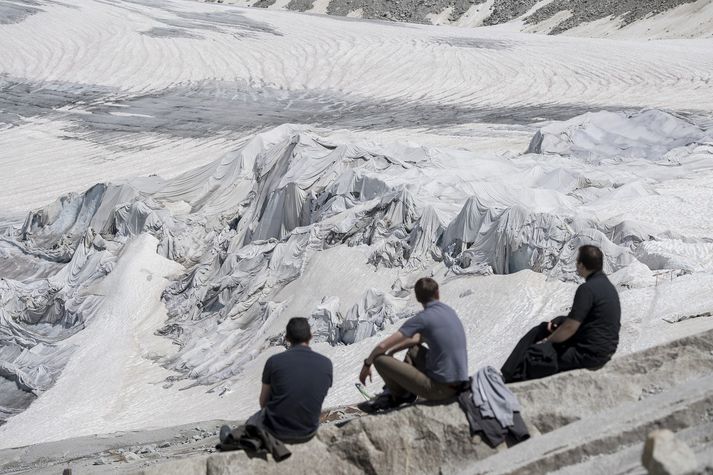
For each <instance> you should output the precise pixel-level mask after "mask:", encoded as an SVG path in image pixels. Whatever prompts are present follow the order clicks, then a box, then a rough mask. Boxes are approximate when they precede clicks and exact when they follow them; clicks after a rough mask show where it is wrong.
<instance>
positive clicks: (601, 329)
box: [567, 271, 621, 357]
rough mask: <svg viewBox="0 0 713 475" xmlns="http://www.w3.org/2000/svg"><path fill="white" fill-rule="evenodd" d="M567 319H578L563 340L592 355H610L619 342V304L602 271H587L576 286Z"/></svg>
mask: <svg viewBox="0 0 713 475" xmlns="http://www.w3.org/2000/svg"><path fill="white" fill-rule="evenodd" d="M567 318H571V319H572V320H577V321H578V322H581V325H580V327H579V329H578V330H577V332H576V333H575V334H574V335H573V336H572V338H570V340H568V341H567V343H569V344H573V345H575V346H576V347H577V348H578V349H580V350H582V351H583V352H585V353H589V354H591V355H595V356H606V357H611V355H613V354H614V352H615V351H616V348H617V346H618V345H619V329H620V328H621V306H620V304H619V294H618V293H617V291H616V288H614V286H613V285H612V283H611V282H609V279H608V278H607V276H606V275H605V274H604V273H603V272H601V271H599V272H595V273H593V274H590V275H589V276H588V277H587V281H586V282H585V283H584V284H582V285H580V286H579V287H578V288H577V292H576V293H575V294H574V303H573V304H572V310H571V311H570V312H569V315H568V316H567Z"/></svg>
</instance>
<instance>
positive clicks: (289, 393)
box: [262, 345, 332, 438]
mask: <svg viewBox="0 0 713 475" xmlns="http://www.w3.org/2000/svg"><path fill="white" fill-rule="evenodd" d="M262 382H263V384H269V385H270V398H269V400H268V402H267V405H266V406H265V425H266V426H267V428H268V429H269V430H270V431H271V432H272V433H274V434H275V435H276V436H277V437H278V438H280V437H282V438H300V437H305V436H308V435H310V434H312V433H314V432H315V431H316V430H317V428H318V427H319V415H320V412H321V410H322V402H324V398H325V397H326V396H327V391H328V390H329V388H330V387H331V386H332V362H331V361H330V360H329V358H327V357H325V356H323V355H320V354H319V353H315V352H314V351H312V350H311V349H310V348H309V347H308V346H304V345H295V346H293V347H292V348H290V349H289V350H287V351H285V352H283V353H279V354H277V355H273V356H271V357H270V358H269V359H268V360H267V362H266V363H265V369H264V370H263V376H262Z"/></svg>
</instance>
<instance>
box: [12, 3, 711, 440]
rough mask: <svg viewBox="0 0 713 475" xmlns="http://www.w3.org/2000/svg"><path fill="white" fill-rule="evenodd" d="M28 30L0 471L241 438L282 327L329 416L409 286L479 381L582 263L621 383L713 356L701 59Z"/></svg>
mask: <svg viewBox="0 0 713 475" xmlns="http://www.w3.org/2000/svg"><path fill="white" fill-rule="evenodd" d="M69 5H72V8H69ZM8 11H9V10H8ZM12 11H15V10H12ZM24 11H25V13H26V15H24V16H23V15H15V16H8V17H7V18H11V19H12V21H8V22H5V23H4V24H2V25H0V46H6V48H3V49H4V51H9V54H7V55H3V56H2V57H0V68H2V69H0V74H1V75H0V92H2V96H0V97H1V98H2V99H0V105H1V106H2V108H1V109H0V119H2V125H1V126H0V144H4V145H5V146H4V147H2V150H1V151H0V172H1V173H2V176H3V177H4V182H6V183H7V188H6V190H5V191H4V193H3V194H2V199H3V200H4V202H5V203H6V204H5V205H2V204H0V228H1V229H0V233H1V234H0V258H1V259H0V277H2V279H0V376H1V378H0V419H3V420H6V423H5V424H4V425H3V426H1V427H0V434H1V435H2V437H0V440H1V441H2V442H0V445H2V446H15V445H20V444H27V443H33V442H38V441H41V440H56V439H61V438H64V437H69V436H78V435H83V434H89V433H96V432H107V431H113V430H123V429H136V428H145V427H154V426H162V425H169V424H175V423H179V422H190V421H195V420H201V419H208V418H216V417H221V418H236V417H241V416H244V415H247V414H249V413H250V412H252V411H253V410H254V408H255V405H256V401H257V392H258V390H259V375H260V372H261V370H262V363H263V362H264V360H265V358H267V357H268V356H269V355H271V354H273V353H274V352H276V351H280V349H281V345H282V332H283V330H284V325H285V323H286V322H287V320H288V319H289V318H290V317H292V316H306V317H309V318H310V321H311V323H312V327H313V329H314V333H315V347H316V348H317V350H318V351H321V352H323V353H325V354H326V355H328V356H329V357H330V358H332V360H333V361H334V364H335V374H336V375H337V378H336V380H335V385H334V387H333V388H332V390H331V391H330V394H329V396H328V400H327V404H328V405H336V404H342V403H346V402H351V401H353V400H354V399H355V395H356V394H355V391H354V389H353V382H354V380H355V378H356V375H357V372H358V369H359V368H358V367H359V361H361V359H362V358H363V356H362V355H363V354H365V353H366V352H367V351H368V349H369V348H370V347H371V346H372V345H373V344H374V342H375V341H376V340H377V339H378V338H381V337H383V335H385V334H387V333H388V332H390V331H393V330H394V329H395V328H397V325H398V324H399V321H400V320H401V319H403V318H405V317H408V316H409V315H412V314H413V313H414V312H416V311H417V310H418V306H417V304H416V302H415V300H414V299H413V296H412V288H413V284H414V282H415V281H416V279H418V278H419V277H421V276H424V275H429V276H433V277H435V278H436V279H437V280H438V281H439V282H440V283H441V284H442V286H443V290H442V295H443V298H444V300H446V301H447V302H448V303H449V304H451V305H453V307H454V308H456V310H457V311H458V312H459V314H460V315H461V317H462V319H463V321H464V324H465V327H466V331H467V334H468V337H469V340H470V341H471V344H472V346H471V348H470V349H469V351H470V353H469V357H470V361H469V362H470V365H471V369H475V368H476V367H479V366H482V365H483V364H494V365H499V364H501V363H502V361H503V359H504V357H505V356H506V355H507V353H508V352H509V350H510V349H511V347H512V345H513V344H514V342H515V341H516V340H517V338H518V337H519V336H520V334H521V333H522V331H523V330H524V329H525V328H527V327H529V326H531V325H532V324H533V323H534V322H537V321H539V320H542V319H545V318H549V317H552V316H555V315H557V314H560V313H562V312H564V311H566V310H567V307H568V305H569V304H570V302H571V298H572V295H573V292H574V289H575V287H576V284H577V279H576V276H575V272H574V258H575V255H576V250H577V248H578V247H579V246H580V245H582V244H585V243H594V244H596V245H598V246H600V247H602V249H603V250H604V252H605V255H606V257H607V259H606V271H607V272H608V273H609V274H610V275H611V278H612V280H613V281H614V282H615V283H616V284H617V285H618V287H619V290H620V294H621V297H622V304H623V309H624V316H623V320H624V322H623V323H624V327H623V330H622V343H621V346H620V352H621V353H626V352H631V351H634V350H637V349H641V348H645V347H648V346H651V345H653V344H656V343H658V342H661V341H665V340H667V339H671V338H674V337H676V336H680V335H681V334H685V333H688V332H692V331H695V330H698V329H700V328H701V327H709V326H713V320H711V318H710V315H711V313H712V312H713V298H712V297H711V295H713V293H711V290H713V219H712V218H711V216H710V210H711V209H713V193H711V186H713V115H712V111H713V95H712V94H710V92H711V90H710V86H709V84H710V80H711V75H712V74H713V73H712V71H713V68H712V67H711V66H713V53H711V51H713V49H711V48H710V46H711V45H713V43H711V41H710V40H696V41H691V42H690V44H689V43H688V42H687V43H685V46H683V45H681V44H679V43H678V42H647V43H636V42H615V41H603V40H586V39H574V38H569V39H562V38H548V37H539V36H534V35H525V34H521V33H514V32H511V31H509V30H507V29H504V28H503V27H496V28H491V29H483V30H472V31H470V30H468V31H467V30H456V29H452V28H446V27H443V28H437V27H430V26H416V25H407V26H405V25H387V24H380V23H376V22H364V21H359V22H356V21H345V20H339V19H334V18H323V17H318V16H305V15H299V14H294V13H287V12H273V11H270V12H263V11H251V10H246V9H240V8H236V7H226V6H221V5H205V4H199V3H191V2H178V1H176V2H168V3H167V4H166V5H162V6H159V5H155V4H154V3H152V2H142V1H136V2H115V3H113V4H107V3H103V2H76V4H75V3H72V2H70V3H63V4H56V3H54V2H49V1H47V2H41V1H38V2H37V5H35V6H34V7H33V8H30V9H28V10H24ZM13 15H14V14H13ZM82 15H84V16H85V17H86V18H91V19H93V21H92V22H87V21H82V20H81V18H82ZM33 22H34V23H33ZM40 22H41V24H40ZM161 25H163V26H161ZM68 32H71V33H73V34H71V35H70V33H68ZM147 32H148V33H147ZM112 38H113V39H115V40H116V41H117V42H112V41H111V39H112ZM590 41H591V43H590ZM463 45H467V46H466V47H464V46H463ZM590 45H597V46H599V47H600V48H601V49H600V50H596V49H586V48H585V47H587V46H590ZM574 46H576V47H578V48H580V49H579V50H578V52H577V53H576V54H575V53H573V52H572V51H570V49H571V47H574ZM674 52H675V53H677V54H675V55H673V54H672V53H674ZM43 55H44V57H43ZM612 58H619V59H621V60H627V61H629V63H628V64H629V67H630V68H631V71H629V70H627V69H626V68H624V67H622V66H620V65H618V64H617V63H616V62H612ZM48 64H49V65H50V66H48ZM506 78H507V80H506ZM653 91H656V95H654V94H653ZM6 177H9V178H6ZM51 196H53V198H51ZM374 384H377V383H374ZM47 421H52V424H51V427H47Z"/></svg>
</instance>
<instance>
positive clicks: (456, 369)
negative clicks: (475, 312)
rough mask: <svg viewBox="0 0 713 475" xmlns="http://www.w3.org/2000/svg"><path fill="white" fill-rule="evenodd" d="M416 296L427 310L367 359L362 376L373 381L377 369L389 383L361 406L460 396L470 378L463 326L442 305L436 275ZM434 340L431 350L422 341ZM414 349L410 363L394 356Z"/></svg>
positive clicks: (418, 286)
mask: <svg viewBox="0 0 713 475" xmlns="http://www.w3.org/2000/svg"><path fill="white" fill-rule="evenodd" d="M414 290H415V292H416V300H418V302H419V303H420V304H421V305H423V310H422V311H421V312H419V313H418V314H416V315H415V316H413V317H411V318H410V319H408V320H407V321H406V322H405V323H404V324H403V326H402V327H401V328H400V329H399V330H398V331H397V332H396V333H394V334H393V335H391V336H390V337H388V338H386V339H385V340H384V341H382V342H381V343H379V344H378V345H377V346H376V347H375V348H374V349H373V351H372V352H371V354H369V356H368V357H367V358H366V359H365V360H364V366H363V367H362V369H361V373H360V374H359V380H360V381H361V382H362V384H364V383H365V382H366V378H367V377H368V378H369V379H371V366H372V364H373V365H374V366H375V367H376V370H377V371H378V372H379V374H380V375H381V377H382V378H383V380H384V383H385V385H386V389H387V390H388V391H386V392H385V393H384V394H383V395H381V396H379V397H377V398H375V399H373V400H372V401H368V402H367V403H364V404H362V405H360V408H361V409H362V410H364V411H366V412H376V411H378V410H382V409H389V408H392V407H396V406H398V405H400V404H402V403H404V402H413V401H414V400H415V399H416V397H422V398H424V399H428V400H441V399H448V398H451V397H453V396H455V395H456V394H457V393H458V391H459V390H460V388H461V386H462V385H463V383H464V382H466V381H468V350H467V347H466V338H465V331H464V330H463V324H462V323H461V321H460V318H458V315H457V314H456V312H455V311H454V310H453V309H452V308H450V307H449V306H447V305H445V304H443V303H441V302H440V301H439V300H438V299H439V293H438V284H437V283H436V281H435V280H433V279H430V278H422V279H419V280H418V281H417V282H416V287H415V289H414ZM422 342H425V343H426V344H428V348H426V347H424V346H421V343H422ZM406 348H410V349H409V351H408V353H407V355H406V358H405V360H404V361H399V360H397V359H396V358H394V357H393V355H394V354H395V353H397V352H398V351H401V350H403V349H406Z"/></svg>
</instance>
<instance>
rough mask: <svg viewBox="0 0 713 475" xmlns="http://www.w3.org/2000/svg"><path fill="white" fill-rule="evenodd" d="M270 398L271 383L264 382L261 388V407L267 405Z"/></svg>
mask: <svg viewBox="0 0 713 475" xmlns="http://www.w3.org/2000/svg"><path fill="white" fill-rule="evenodd" d="M269 399H270V385H269V384H265V383H263V385H262V389H261V390H260V409H263V408H264V407H265V406H267V401H268V400H269Z"/></svg>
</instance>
